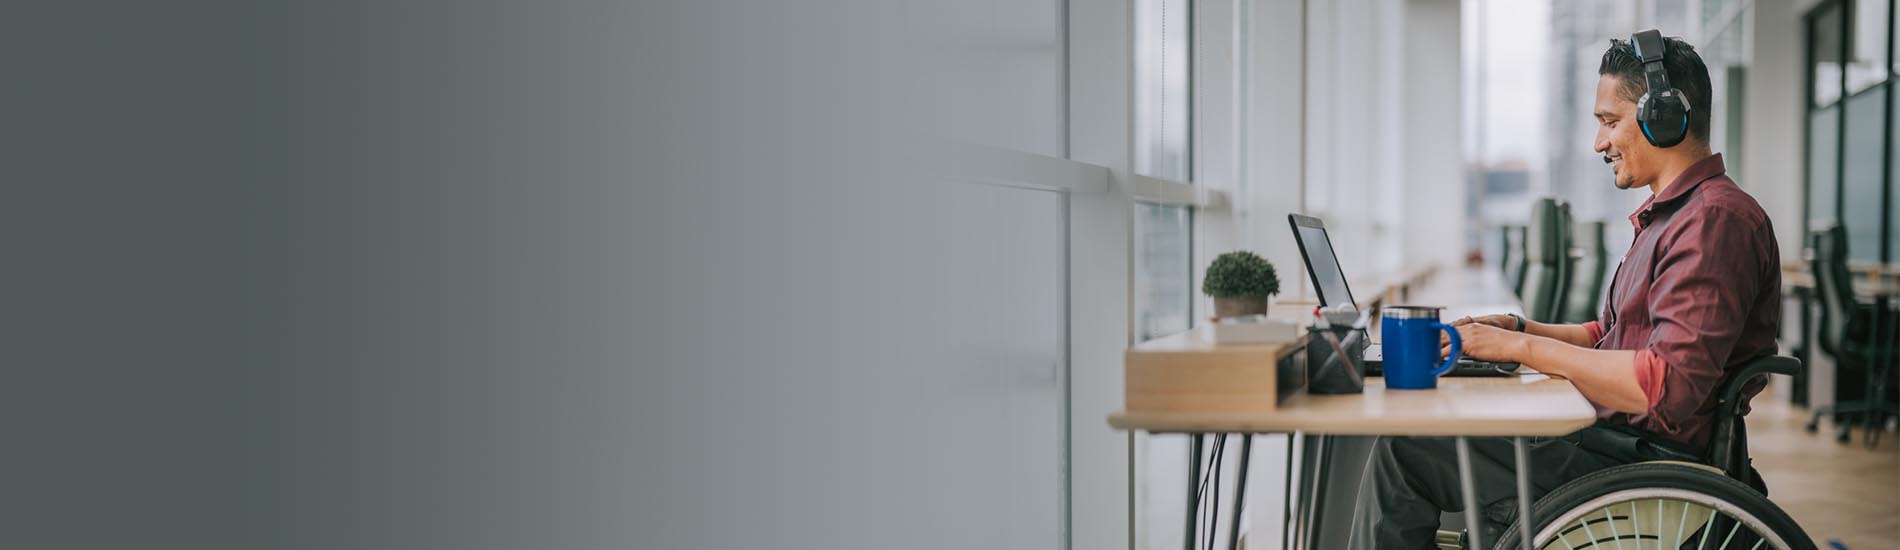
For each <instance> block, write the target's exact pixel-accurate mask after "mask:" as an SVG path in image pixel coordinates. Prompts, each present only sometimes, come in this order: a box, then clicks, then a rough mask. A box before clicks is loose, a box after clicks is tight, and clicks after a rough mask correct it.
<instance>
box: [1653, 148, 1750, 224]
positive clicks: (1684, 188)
mask: <svg viewBox="0 0 1900 550" xmlns="http://www.w3.org/2000/svg"><path fill="white" fill-rule="evenodd" d="M1727 172H1728V169H1727V168H1726V167H1724V166H1723V165H1722V154H1721V153H1716V154H1713V155H1709V157H1708V158H1705V159H1702V160H1698V161H1696V162H1695V164H1691V165H1689V169H1687V170H1683V171H1682V174H1681V175H1678V176H1676V180H1675V181H1673V182H1670V183H1669V186H1668V187H1664V188H1663V190H1662V192H1661V193H1655V194H1652V195H1650V196H1649V200H1645V201H1643V206H1642V207H1641V208H1637V209H1636V212H1634V213H1631V214H1630V225H1631V226H1634V227H1635V228H1637V229H1642V228H1643V227H1644V226H1646V225H1649V220H1650V216H1651V213H1652V212H1653V211H1655V210H1656V209H1657V208H1663V207H1669V206H1674V205H1675V204H1676V203H1678V202H1682V199H1683V197H1687V196H1689V192H1690V191H1694V190H1695V188H1696V187H1697V186H1700V185H1701V184H1702V182H1704V181H1708V180H1709V178H1713V177H1716V176H1720V175H1722V174H1724V173H1727Z"/></svg>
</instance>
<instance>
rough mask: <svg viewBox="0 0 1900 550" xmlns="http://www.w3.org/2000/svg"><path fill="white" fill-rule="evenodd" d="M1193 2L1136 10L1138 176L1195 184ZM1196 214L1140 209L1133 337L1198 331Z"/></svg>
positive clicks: (1142, 5)
mask: <svg viewBox="0 0 1900 550" xmlns="http://www.w3.org/2000/svg"><path fill="white" fill-rule="evenodd" d="M1192 17H1193V13H1192V9H1191V4H1190V2H1189V0H1138V1H1137V2H1136V3H1135V36H1134V39H1135V97H1134V103H1135V120H1134V122H1135V133H1134V136H1133V138H1134V144H1135V155H1134V159H1133V160H1134V169H1135V172H1136V173H1139V174H1142V175H1146V176H1150V177H1154V178H1159V179H1164V180H1170V181H1174V182H1187V181H1189V180H1190V179H1191V178H1192V176H1193V172H1192V166H1191V165H1190V161H1189V159H1190V158H1191V152H1192V149H1191V144H1192V139H1191V135H1190V134H1191V132H1192V131H1193V128H1192V125H1190V124H1189V122H1188V121H1189V120H1190V119H1191V118H1190V117H1191V115H1192V110H1193V102H1192V101H1190V94H1191V93H1192V92H1193V90H1192V85H1191V84H1192V81H1191V80H1190V76H1191V74H1190V69H1191V66H1192V64H1193V59H1194V57H1193V55H1192V53H1193V52H1192V51H1190V48H1191V44H1192V43H1193V42H1192V40H1190V33H1191V32H1192V28H1193V24H1192ZM1192 219H1193V213H1192V212H1191V210H1190V209H1189V207H1186V206H1166V205H1157V204H1147V203H1140V204H1137V205H1136V206H1135V220H1134V225H1135V250H1134V258H1133V261H1134V264H1135V281H1134V282H1135V297H1134V300H1135V318H1134V324H1135V335H1136V337H1137V338H1138V339H1141V340H1147V339H1149V338H1154V337H1158V336H1166V335H1169V334H1173V333H1176V332H1180V331H1184V330H1187V329H1188V328H1189V327H1192V326H1193V325H1194V322H1193V303H1194V297H1193V296H1192V293H1193V289H1194V281H1193V279H1192V274H1193V265H1192V264H1193V261H1194V259H1193V252H1192V250H1193V247H1192V246H1191V245H1192V243H1193V224H1192Z"/></svg>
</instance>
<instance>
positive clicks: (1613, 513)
mask: <svg viewBox="0 0 1900 550" xmlns="http://www.w3.org/2000/svg"><path fill="white" fill-rule="evenodd" d="M1672 503H1673V504H1674V508H1680V512H1679V514H1677V516H1676V520H1675V521H1674V522H1673V524H1671V523H1670V522H1668V519H1667V518H1668V515H1667V514H1664V513H1663V511H1664V510H1665V508H1669V507H1670V506H1669V505H1670V504H1672ZM1645 504H1651V505H1653V506H1654V509H1655V510H1656V511H1657V514H1656V519H1657V520H1658V521H1657V523H1656V524H1654V525H1644V524H1645V523H1647V522H1644V521H1637V520H1636V516H1637V513H1636V512H1638V511H1639V509H1642V508H1647V506H1645ZM1694 507H1700V508H1702V509H1701V510H1693V508H1694ZM1625 511H1627V512H1625ZM1619 513H1627V514H1629V515H1627V516H1624V517H1617V514H1619ZM1599 516H1601V519H1599ZM1718 516H1720V517H1725V518H1727V519H1728V520H1729V521H1728V523H1730V524H1731V527H1730V528H1729V529H1726V530H1722V529H1711V527H1714V524H1715V520H1716V518H1717V517H1718ZM1691 517H1694V518H1695V519H1696V520H1698V521H1690V520H1689V518H1691ZM1616 520H1626V521H1625V522H1624V523H1623V524H1622V525H1624V527H1618V525H1619V524H1618V523H1617V521H1616ZM1599 522H1600V523H1599ZM1644 527H1654V530H1653V532H1649V533H1645V532H1643V530H1642V528H1644ZM1743 527H1747V528H1748V531H1751V532H1753V533H1754V535H1755V537H1758V538H1757V541H1756V543H1755V544H1754V545H1753V547H1754V548H1774V549H1777V550H1788V549H1789V548H1791V547H1790V546H1789V544H1788V541H1787V540H1785V539H1783V538H1782V536H1781V534H1780V533H1777V532H1775V530H1774V529H1773V528H1771V527H1770V526H1769V525H1768V524H1767V522H1765V521H1763V520H1762V519H1761V518H1759V517H1757V516H1756V515H1755V514H1753V513H1750V512H1749V511H1748V510H1744V509H1742V508H1741V507H1740V506H1737V505H1735V504H1733V503H1730V502H1728V501H1726V500H1723V499H1721V498H1717V497H1715V496H1712V495H1707V494H1703V493H1700V492H1697V491H1690V490H1684V489H1675V488H1664V487H1646V488H1638V489H1625V490H1621V491H1615V492H1612V493H1608V494H1604V495H1601V496H1598V497H1596V498H1593V499H1590V500H1589V501H1586V502H1585V503H1584V504H1583V505H1581V506H1577V507H1575V508H1572V509H1570V510H1569V511H1568V512H1565V513H1564V514H1563V515H1560V516H1558V517H1557V518H1556V519H1555V520H1553V521H1551V522H1549V523H1547V524H1545V526H1544V528H1543V529H1542V530H1540V531H1538V533H1537V536H1536V537H1533V538H1532V541H1533V544H1534V546H1535V547H1537V548H1565V549H1567V550H1574V549H1578V548H1642V547H1645V546H1648V547H1650V548H1679V547H1683V544H1684V543H1685V542H1686V543H1691V546H1688V547H1689V548H1698V549H1701V548H1708V549H1726V548H1729V546H1728V545H1729V543H1730V542H1731V541H1733V540H1734V539H1735V535H1736V534H1737V533H1738V532H1740V530H1741V528H1743ZM1598 530H1604V531H1605V532H1603V533H1596V532H1595V531H1598ZM1625 530H1628V531H1630V532H1627V533H1626V532H1624V531H1625ZM1576 531H1583V532H1584V533H1585V534H1586V536H1587V537H1588V539H1589V541H1590V542H1589V543H1587V544H1585V545H1583V546H1577V545H1573V544H1571V543H1570V541H1569V540H1568V539H1567V538H1559V537H1558V536H1557V535H1559V534H1564V535H1573V534H1574V533H1575V532H1576ZM1718 531H1720V532H1718ZM1606 537H1607V538H1606ZM1664 541H1674V544H1672V545H1665V544H1664Z"/></svg>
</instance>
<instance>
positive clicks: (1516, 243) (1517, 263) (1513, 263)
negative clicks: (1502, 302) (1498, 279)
mask: <svg viewBox="0 0 1900 550" xmlns="http://www.w3.org/2000/svg"><path fill="white" fill-rule="evenodd" d="M1524 230H1525V228H1524V226H1522V225H1507V226H1504V239H1505V241H1504V245H1505V247H1507V248H1506V249H1507V250H1509V251H1510V254H1509V256H1510V258H1511V259H1510V261H1509V263H1506V264H1504V284H1506V285H1509V286H1510V287H1511V295H1513V296H1517V297H1519V298H1522V297H1523V296H1524V268H1525V266H1526V265H1527V262H1526V260H1525V258H1524Z"/></svg>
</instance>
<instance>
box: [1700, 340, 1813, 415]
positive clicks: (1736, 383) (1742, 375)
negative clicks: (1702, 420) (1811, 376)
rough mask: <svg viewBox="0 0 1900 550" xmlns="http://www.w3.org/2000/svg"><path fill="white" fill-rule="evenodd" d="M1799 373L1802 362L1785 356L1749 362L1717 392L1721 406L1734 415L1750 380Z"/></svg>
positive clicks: (1774, 356)
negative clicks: (1743, 390)
mask: <svg viewBox="0 0 1900 550" xmlns="http://www.w3.org/2000/svg"><path fill="white" fill-rule="evenodd" d="M1799 372H1801V360H1800V359H1795V358H1793V357H1788V356H1784V355H1769V356H1766V357H1762V358H1760V359H1756V360H1754V361H1749V362H1748V363H1747V364H1744V365H1742V368H1740V369H1737V370H1736V371H1735V374H1734V375H1732V376H1729V377H1728V379H1727V380H1723V381H1722V387H1721V388H1720V389H1718V390H1716V392H1717V395H1720V396H1721V401H1719V402H1718V403H1719V406H1720V407H1722V408H1723V409H1724V412H1726V413H1728V414H1734V413H1735V412H1737V411H1738V410H1739V405H1740V404H1738V403H1736V401H1737V400H1739V399H1741V395H1742V388H1743V387H1745V386H1747V385H1748V381H1749V380H1752V379H1754V378H1755V377H1757V376H1761V375H1764V374H1786V375H1790V376H1793V375H1795V374H1797V373H1799Z"/></svg>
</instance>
